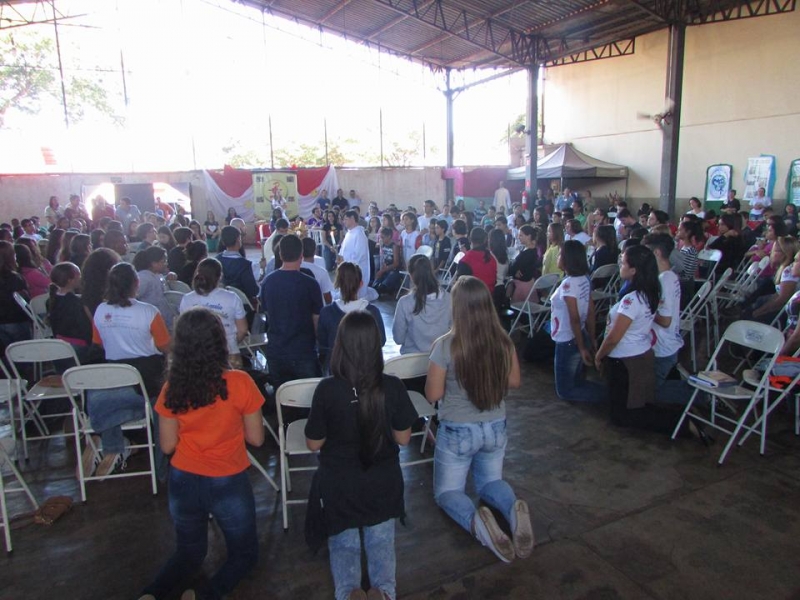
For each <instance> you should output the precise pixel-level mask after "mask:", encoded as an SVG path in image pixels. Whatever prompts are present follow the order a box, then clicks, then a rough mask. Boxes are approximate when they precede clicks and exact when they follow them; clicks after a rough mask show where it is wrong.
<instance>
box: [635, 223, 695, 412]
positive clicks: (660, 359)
mask: <svg viewBox="0 0 800 600" xmlns="http://www.w3.org/2000/svg"><path fill="white" fill-rule="evenodd" d="M643 243H644V245H645V246H647V247H648V248H650V250H652V251H653V254H654V255H655V257H656V263H657V264H658V281H659V283H660V284H661V295H660V298H659V301H658V310H657V311H656V314H655V318H654V320H653V333H654V334H655V346H654V347H653V351H654V352H655V355H656V357H655V370H656V398H657V399H658V400H659V401H660V402H675V403H685V402H686V401H687V400H688V393H689V392H688V387H686V386H685V384H684V383H683V382H682V381H677V380H673V381H670V380H667V377H668V376H669V374H670V372H671V371H672V369H673V368H674V367H675V365H676V364H677V363H678V352H679V351H680V349H681V348H683V337H682V336H681V282H680V278H679V277H678V276H677V275H676V274H675V273H674V272H673V271H672V269H671V267H670V262H669V256H670V254H671V253H672V250H673V249H674V248H675V242H674V241H673V240H672V238H671V237H670V236H669V235H668V234H666V233H650V234H648V235H646V236H645V238H644V240H643Z"/></svg>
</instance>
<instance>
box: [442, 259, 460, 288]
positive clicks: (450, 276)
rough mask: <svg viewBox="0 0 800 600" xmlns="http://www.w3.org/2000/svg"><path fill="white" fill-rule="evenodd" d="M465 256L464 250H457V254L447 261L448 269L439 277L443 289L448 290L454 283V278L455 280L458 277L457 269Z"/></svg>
mask: <svg viewBox="0 0 800 600" xmlns="http://www.w3.org/2000/svg"><path fill="white" fill-rule="evenodd" d="M463 258H464V252H457V253H456V255H455V256H453V257H452V259H451V260H449V262H448V263H447V267H446V270H445V271H444V272H443V273H442V275H441V277H440V279H439V282H440V283H441V286H442V289H443V290H445V291H448V290H449V289H450V287H451V286H452V285H453V280H455V277H456V269H458V263H460V262H461V259H463ZM440 270H441V269H440Z"/></svg>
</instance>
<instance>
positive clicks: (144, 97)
mask: <svg viewBox="0 0 800 600" xmlns="http://www.w3.org/2000/svg"><path fill="white" fill-rule="evenodd" d="M56 7H57V9H58V10H59V11H60V12H61V13H63V14H65V15H68V16H69V18H68V19H65V20H63V21H61V24H60V25H59V28H58V33H59V42H60V44H61V48H62V61H63V65H64V69H65V72H66V73H67V74H68V75H69V74H70V73H82V74H84V75H89V76H92V77H102V82H103V86H104V88H105V89H106V90H107V92H108V94H109V99H110V100H111V101H112V103H113V105H114V107H115V109H116V110H117V111H118V113H119V114H120V115H123V116H124V118H125V126H124V127H117V126H114V125H112V124H110V123H109V122H108V120H107V119H105V118H98V117H97V116H95V115H91V116H90V117H89V118H87V119H86V120H84V121H83V122H81V123H77V124H71V126H70V127H69V129H67V128H65V125H64V118H63V112H62V108H61V106H60V104H59V103H58V102H56V101H52V102H51V103H50V104H49V106H48V107H45V109H44V110H42V111H41V112H40V113H39V114H38V115H36V116H27V115H19V114H9V116H8V118H7V122H6V126H7V128H6V130H0V140H2V142H3V143H2V144H1V145H2V146H4V147H6V148H8V147H9V146H11V147H13V148H14V152H13V153H10V152H6V153H2V154H0V161H2V165H4V166H3V167H0V168H2V170H3V171H5V172H31V171H40V170H42V167H41V152H40V151H39V148H40V147H41V146H45V147H49V148H52V149H53V150H54V152H55V155H56V159H57V161H58V163H59V164H58V168H56V169H55V170H58V171H64V170H66V171H75V172H81V171H153V170H184V169H203V168H221V167H222V166H223V165H224V164H225V161H226V156H227V155H226V154H225V152H224V151H223V148H224V147H226V146H231V145H237V146H238V147H239V148H241V149H243V150H253V151H255V152H257V153H258V154H260V155H261V156H264V157H269V147H270V144H269V137H270V121H271V133H272V140H273V146H274V148H275V149H278V148H294V147H297V146H298V145H299V144H303V143H305V144H311V145H314V144H317V143H319V142H321V141H322V139H323V135H324V133H323V132H324V129H325V127H326V126H327V135H328V139H329V141H336V140H339V141H344V140H348V139H349V140H355V145H356V147H357V149H358V150H360V152H356V153H355V154H360V155H362V156H363V155H372V156H376V157H377V156H379V152H380V145H381V139H383V145H384V148H385V149H389V148H390V147H391V146H392V143H393V142H398V143H401V144H406V143H407V141H408V136H409V133H410V132H416V133H417V135H418V137H419V138H420V139H422V137H423V132H424V139H425V156H424V158H420V159H419V161H418V166H422V165H426V166H436V165H444V163H445V141H446V140H445V131H446V130H445V100H444V95H443V94H442V92H441V89H442V88H443V79H442V78H441V76H437V75H435V74H434V73H432V72H431V71H430V70H429V69H428V68H426V67H424V66H422V65H419V64H414V63H410V62H408V61H404V60H401V59H398V58H396V57H392V56H390V55H387V54H381V53H378V52H377V51H375V50H373V49H368V48H366V47H365V46H363V45H360V44H357V43H354V42H350V41H346V40H344V39H342V38H339V37H337V36H334V35H329V34H324V33H320V32H319V31H318V30H312V29H309V28H307V27H304V26H301V25H297V24H295V23H293V22H291V21H286V20H283V19H278V18H275V17H271V16H269V15H262V13H261V12H260V11H258V10H255V9H252V8H248V7H245V6H242V5H240V4H236V3H234V2H232V1H230V0H117V1H115V2H109V1H107V0H61V1H57V2H56ZM21 10H30V11H34V10H36V11H38V13H37V14H38V16H39V17H41V16H43V15H42V5H41V4H39V5H38V6H37V5H30V6H27V7H25V6H24V5H23V7H22V9H21ZM14 32H19V34H18V35H31V34H34V35H40V36H48V37H51V38H52V37H53V35H54V28H53V26H52V25H36V26H31V27H27V28H21V29H18V30H14ZM122 64H124V71H123V68H122ZM42 66H43V67H46V68H53V69H57V59H56V57H55V56H54V57H52V60H51V62H50V64H48V65H42ZM492 73H493V71H481V72H467V73H464V74H459V75H456V76H455V78H454V85H455V86H458V85H459V84H461V83H464V82H466V81H470V80H474V79H475V78H482V77H484V76H488V75H491V74H492ZM123 90H125V92H123ZM526 90H527V83H526V76H525V73H524V72H519V73H516V74H513V75H510V76H508V77H504V78H501V79H498V80H495V81H492V82H489V83H487V84H484V85H481V86H476V87H474V88H471V89H469V90H467V91H465V92H463V93H461V94H460V95H459V96H458V97H457V98H456V100H455V105H454V109H455V114H454V117H455V118H454V120H455V163H456V164H457V165H502V164H507V163H508V150H507V146H506V144H505V142H504V140H503V139H502V138H503V136H504V134H505V132H506V130H507V127H508V124H509V123H510V122H512V121H514V119H515V118H516V117H517V116H518V115H519V114H521V113H522V112H524V110H525V97H526ZM126 94H127V104H126V102H125V98H126ZM381 117H382V120H381ZM381 124H382V132H383V133H382V136H383V137H382V138H381ZM359 160H360V161H362V162H359ZM364 160H366V159H363V158H361V159H357V160H356V161H355V162H354V163H353V164H351V165H349V166H377V165H379V162H376V163H374V164H364V163H363V161H364ZM276 166H278V165H276Z"/></svg>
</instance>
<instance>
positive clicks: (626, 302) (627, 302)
mask: <svg viewBox="0 0 800 600" xmlns="http://www.w3.org/2000/svg"><path fill="white" fill-rule="evenodd" d="M631 304H633V299H632V298H630V297H626V298H625V299H623V300H622V306H624V307H625V308H629V307H630V305H631Z"/></svg>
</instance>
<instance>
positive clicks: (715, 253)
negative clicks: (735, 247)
mask: <svg viewBox="0 0 800 600" xmlns="http://www.w3.org/2000/svg"><path fill="white" fill-rule="evenodd" d="M707 243H710V242H707ZM721 260H722V250H707V249H705V248H704V249H703V250H700V252H698V253H697V270H698V272H702V271H705V273H706V276H705V277H695V278H694V280H695V281H696V282H698V283H700V282H703V283H705V282H706V281H711V282H712V283H713V282H714V281H715V278H716V269H717V265H718V264H719V261H721Z"/></svg>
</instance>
